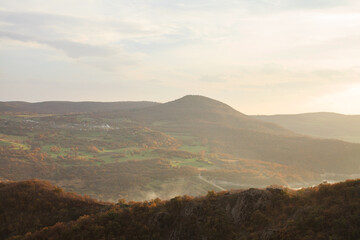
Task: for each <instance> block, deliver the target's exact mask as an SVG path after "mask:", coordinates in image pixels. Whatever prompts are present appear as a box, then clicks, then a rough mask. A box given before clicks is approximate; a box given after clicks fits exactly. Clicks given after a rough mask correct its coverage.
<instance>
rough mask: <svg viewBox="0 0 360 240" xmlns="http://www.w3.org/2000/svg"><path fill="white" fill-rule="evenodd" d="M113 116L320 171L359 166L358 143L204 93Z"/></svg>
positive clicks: (212, 149) (352, 170) (237, 152)
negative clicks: (279, 121)
mask: <svg viewBox="0 0 360 240" xmlns="http://www.w3.org/2000/svg"><path fill="white" fill-rule="evenodd" d="M113 117H127V118H130V119H132V120H133V121H136V122H141V123H143V124H146V125H147V126H149V127H150V128H153V129H156V130H158V131H164V132H170V133H171V132H175V133H182V134H192V135H196V136H199V137H205V138H207V139H208V140H209V144H210V152H222V153H228V154H232V155H233V156H236V157H240V158H246V159H257V160H262V161H267V162H273V163H280V164H286V165H292V166H296V167H299V168H305V169H311V170H313V171H315V172H317V173H357V172H358V171H359V169H360V162H359V161H358V159H359V157H360V144H351V143H345V142H342V141H337V140H323V139H316V138H311V137H307V136H304V135H300V134H296V133H294V132H292V131H290V130H286V129H285V128H282V127H280V126H279V125H276V124H273V123H268V122H264V121H261V120H257V119H254V118H253V117H251V116H247V115H245V114H242V113H240V112H238V111H236V110H235V109H233V108H231V107H229V106H228V105H226V104H224V103H221V102H219V101H216V100H213V99H210V98H207V97H203V96H185V97H183V98H180V99H178V100H175V101H172V102H168V103H165V104H160V105H157V106H153V107H148V108H142V109H132V110H124V111H118V112H116V113H114V115H113ZM340 159H341V160H340Z"/></svg>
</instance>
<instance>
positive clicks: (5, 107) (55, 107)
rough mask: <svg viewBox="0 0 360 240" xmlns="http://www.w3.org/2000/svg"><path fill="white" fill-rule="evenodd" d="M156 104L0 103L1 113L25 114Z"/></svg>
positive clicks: (109, 109) (124, 107)
mask: <svg viewBox="0 0 360 240" xmlns="http://www.w3.org/2000/svg"><path fill="white" fill-rule="evenodd" d="M157 104H158V103H155V102H144V101H143V102H63V101H52V102H39V103H28V102H0V112H23V113H42V114H45V113H47V114H49V113H54V114H65V113H88V112H106V111H115V110H120V109H134V108H143V107H150V106H155V105H157Z"/></svg>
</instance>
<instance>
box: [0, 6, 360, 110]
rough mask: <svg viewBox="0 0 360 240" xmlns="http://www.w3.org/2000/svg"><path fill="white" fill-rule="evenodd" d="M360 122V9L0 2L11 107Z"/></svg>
mask: <svg viewBox="0 0 360 240" xmlns="http://www.w3.org/2000/svg"><path fill="white" fill-rule="evenodd" d="M188 94H198V95H204V96H207V97H211V98H214V99H217V100H219V101H222V102H225V103H227V104H229V105H230V106H232V107H234V108H235V109H237V110H239V111H240V112H243V113H246V114H281V113H303V112H317V111H329V112H339V113H346V114H360V104H359V103H360V1H358V0H206V1H205V0H131V1H124V0H86V1H85V0H76V1H73V0H71V1H70V0H62V1H49V0H16V1H14V0H0V101H17V100H21V101H29V102H39V101H49V100H69V101H127V100H131V101H138V100H149V101H156V102H167V101H171V100H174V99H177V98H180V97H182V96H184V95H188Z"/></svg>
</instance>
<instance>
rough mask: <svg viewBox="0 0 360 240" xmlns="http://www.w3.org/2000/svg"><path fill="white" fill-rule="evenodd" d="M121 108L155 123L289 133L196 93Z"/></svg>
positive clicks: (132, 115) (135, 117)
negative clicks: (157, 103)
mask: <svg viewBox="0 0 360 240" xmlns="http://www.w3.org/2000/svg"><path fill="white" fill-rule="evenodd" d="M124 112H126V113H127V114H128V116H129V117H131V118H133V119H135V120H137V121H140V122H145V123H155V125H156V124H158V125H166V124H170V125H172V124H171V123H175V124H176V125H180V126H186V127H191V128H196V127H198V126H202V125H204V124H205V125H218V126H223V127H229V128H241V129H248V130H253V131H261V132H272V133H277V134H288V135H292V133H291V132H290V131H288V130H286V129H284V128H282V127H279V126H278V125H276V124H271V123H266V122H262V121H257V120H254V119H253V118H251V117H249V116H246V115H245V114H243V113H240V112H238V111H236V110H235V109H233V108H232V107H230V106H228V105H226V104H224V103H222V102H220V101H217V100H214V99H211V98H208V97H204V96H198V95H188V96H185V97H182V98H180V99H177V100H174V101H171V102H167V103H164V104H159V105H157V106H153V107H148V108H143V109H133V110H129V111H124Z"/></svg>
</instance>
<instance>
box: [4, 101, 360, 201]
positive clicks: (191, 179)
mask: <svg viewBox="0 0 360 240" xmlns="http://www.w3.org/2000/svg"><path fill="white" fill-rule="evenodd" d="M359 157H360V144H354V143H348V142H344V141H339V140H329V139H318V138H313V137H308V136H305V135H301V134H298V133H295V132H292V131H290V130H287V129H285V128H283V127H280V126H279V125H276V124H273V123H268V122H264V121H261V120H257V119H254V118H253V117H251V116H247V115H245V114H243V113H240V112H238V111H236V110H235V109H233V108H231V107H230V106H228V105H226V104H224V103H221V102H219V101H216V100H213V99H210V98H207V97H203V96H185V97H183V98H180V99H177V100H175V101H171V102H168V103H164V104H157V105H155V106H149V107H144V108H137V109H123V110H114V111H104V112H89V113H74V114H55V115H52V114H45V115H42V114H40V115H39V114H32V113H28V114H26V113H20V114H19V113H2V114H0V179H3V180H13V181H21V180H27V179H32V178H38V179H44V180H48V181H50V182H52V183H54V184H56V185H58V186H60V187H62V188H64V189H65V190H67V191H72V192H77V193H80V194H87V195H89V196H91V197H93V198H96V199H101V200H104V201H116V200H117V199H120V198H125V199H128V200H145V199H151V198H155V197H161V198H163V199H169V198H172V197H174V196H176V195H185V194H186V195H191V196H198V195H201V194H205V193H206V192H207V191H209V190H220V189H233V188H239V187H241V188H249V187H265V186H267V185H269V184H279V185H284V186H292V187H301V186H312V185H314V184H317V183H319V182H321V181H323V180H324V179H325V180H328V181H340V180H343V179H347V178H356V177H357V176H358V174H359V169H360V162H359Z"/></svg>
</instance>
